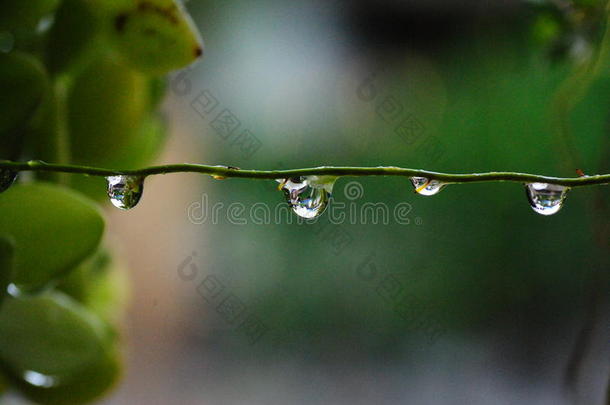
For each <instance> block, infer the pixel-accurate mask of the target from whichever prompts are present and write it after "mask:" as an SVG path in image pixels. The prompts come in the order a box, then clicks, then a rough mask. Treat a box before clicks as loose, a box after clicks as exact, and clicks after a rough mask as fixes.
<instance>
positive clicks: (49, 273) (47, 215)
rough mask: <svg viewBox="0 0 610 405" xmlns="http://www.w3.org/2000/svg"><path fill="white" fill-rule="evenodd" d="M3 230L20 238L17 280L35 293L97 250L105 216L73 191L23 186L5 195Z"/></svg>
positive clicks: (0, 213) (1, 198) (0, 202)
mask: <svg viewBox="0 0 610 405" xmlns="http://www.w3.org/2000/svg"><path fill="white" fill-rule="evenodd" d="M0 230H1V232H2V234H6V235H8V236H10V237H11V238H12V239H13V240H14V242H15V258H14V270H13V277H12V283H13V284H14V285H15V287H17V288H18V289H20V290H22V291H35V290H39V289H42V288H44V287H45V286H46V285H47V284H48V283H49V282H51V281H54V280H56V279H58V278H59V277H61V276H62V275H64V274H65V273H66V272H67V271H69V270H71V269H73V268H74V267H75V266H76V265H78V264H79V263H80V262H81V261H82V260H84V259H85V258H87V257H88V256H90V255H91V254H93V252H95V250H96V248H97V246H98V245H99V242H100V239H101V237H102V234H103V231H104V220H103V218H102V215H101V213H100V211H99V209H98V208H97V207H96V205H95V204H94V203H93V202H91V201H90V200H88V199H87V198H85V197H83V196H82V195H80V194H78V193H76V192H74V191H71V190H69V189H65V188H63V187H59V186H54V185H51V184H46V183H30V184H18V185H14V186H13V187H11V188H10V189H9V190H7V191H5V192H4V193H2V195H0Z"/></svg>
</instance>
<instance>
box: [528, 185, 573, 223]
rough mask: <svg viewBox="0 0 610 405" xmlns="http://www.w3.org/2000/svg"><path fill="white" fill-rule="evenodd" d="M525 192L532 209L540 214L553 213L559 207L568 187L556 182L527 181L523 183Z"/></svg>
mask: <svg viewBox="0 0 610 405" xmlns="http://www.w3.org/2000/svg"><path fill="white" fill-rule="evenodd" d="M525 192H526V194H527V199H528V200H529V202H530V206H531V207H532V209H533V210H534V211H536V212H537V213H538V214H541V215H553V214H555V213H557V212H558V211H559V210H560V209H561V207H562V204H563V200H565V198H566V194H567V192H568V188H567V187H564V186H558V185H556V184H547V183H529V184H526V185H525Z"/></svg>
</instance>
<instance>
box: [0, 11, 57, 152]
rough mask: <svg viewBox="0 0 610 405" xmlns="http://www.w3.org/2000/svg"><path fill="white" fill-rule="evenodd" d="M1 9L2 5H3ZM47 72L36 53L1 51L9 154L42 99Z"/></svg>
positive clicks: (2, 129)
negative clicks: (16, 136) (19, 132)
mask: <svg viewBox="0 0 610 405" xmlns="http://www.w3.org/2000/svg"><path fill="white" fill-rule="evenodd" d="M0 10H1V8H0ZM46 87H47V75H46V72H45V70H44V67H43V66H42V64H41V63H40V62H39V61H38V60H37V59H36V58H35V57H33V56H31V55H28V54H24V53H20V52H12V53H9V54H3V53H0V111H2V113H1V114H0V137H1V139H2V142H1V143H0V145H2V146H0V153H1V154H3V155H5V156H0V157H8V156H10V155H11V154H12V153H13V152H14V151H13V150H12V149H14V148H15V147H16V146H18V145H15V144H14V142H15V139H14V138H13V133H14V132H15V131H17V130H19V129H21V128H23V127H24V126H25V124H26V123H27V121H28V120H29V119H30V117H32V116H33V114H34V113H35V111H36V109H37V107H38V105H39V104H40V103H41V101H42V99H43V95H44V92H45V89H46Z"/></svg>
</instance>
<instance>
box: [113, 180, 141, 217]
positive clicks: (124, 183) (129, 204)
mask: <svg viewBox="0 0 610 405" xmlns="http://www.w3.org/2000/svg"><path fill="white" fill-rule="evenodd" d="M106 180H108V197H110V202H111V203H112V205H114V206H115V207H117V208H120V209H122V210H128V209H130V208H133V207H135V206H136V205H137V204H138V201H140V198H141V197H142V193H143V192H144V177H142V176H109V177H106Z"/></svg>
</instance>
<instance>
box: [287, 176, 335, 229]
mask: <svg viewBox="0 0 610 405" xmlns="http://www.w3.org/2000/svg"><path fill="white" fill-rule="evenodd" d="M335 180H336V177H331V176H300V177H291V178H288V179H278V180H277V181H278V182H279V183H280V185H279V187H278V188H279V189H280V190H282V191H284V194H285V195H286V201H287V202H288V204H289V205H290V207H291V208H292V211H293V212H294V213H295V214H297V215H298V216H300V217H302V218H306V219H312V218H315V217H317V216H319V215H321V214H322V213H323V212H324V210H325V209H326V206H327V205H328V202H329V201H330V198H331V194H332V190H333V185H334V183H335Z"/></svg>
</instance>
